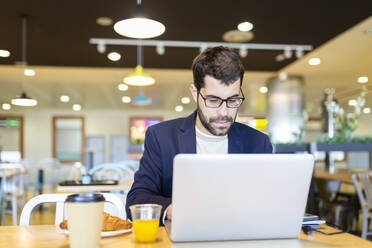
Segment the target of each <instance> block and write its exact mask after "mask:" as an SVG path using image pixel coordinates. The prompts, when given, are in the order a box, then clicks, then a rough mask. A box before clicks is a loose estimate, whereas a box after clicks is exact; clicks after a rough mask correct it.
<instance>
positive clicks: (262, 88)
mask: <svg viewBox="0 0 372 248" xmlns="http://www.w3.org/2000/svg"><path fill="white" fill-rule="evenodd" d="M267 91H268V89H267V87H266V86H262V87H260V93H262V94H265V93H267Z"/></svg>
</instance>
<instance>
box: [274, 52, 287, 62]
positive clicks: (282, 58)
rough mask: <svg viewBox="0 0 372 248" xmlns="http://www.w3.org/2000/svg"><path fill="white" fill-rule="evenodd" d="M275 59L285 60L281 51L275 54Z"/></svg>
mask: <svg viewBox="0 0 372 248" xmlns="http://www.w3.org/2000/svg"><path fill="white" fill-rule="evenodd" d="M275 60H276V61H278V62H281V61H283V60H285V57H284V54H282V53H281V54H278V55H276V56H275Z"/></svg>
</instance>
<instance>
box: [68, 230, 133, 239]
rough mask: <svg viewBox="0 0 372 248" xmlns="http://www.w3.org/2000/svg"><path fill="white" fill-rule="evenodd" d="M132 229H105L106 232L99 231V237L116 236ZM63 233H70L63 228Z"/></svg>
mask: <svg viewBox="0 0 372 248" xmlns="http://www.w3.org/2000/svg"><path fill="white" fill-rule="evenodd" d="M131 231H132V229H124V230H118V231H107V232H101V237H102V238H105V237H113V236H118V235H121V234H124V233H129V232H131ZM63 233H64V234H65V235H66V236H68V235H69V234H70V233H69V231H68V230H63Z"/></svg>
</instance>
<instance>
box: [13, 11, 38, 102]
mask: <svg viewBox="0 0 372 248" xmlns="http://www.w3.org/2000/svg"><path fill="white" fill-rule="evenodd" d="M26 34H27V17H26V16H25V15H22V64H23V66H25V65H27V62H26V61H27V60H26V45H27V44H26ZM23 73H24V75H26V76H34V75H35V71H34V70H31V69H25V70H24V71H23ZM25 83H26V79H25V77H23V81H22V93H21V96H16V97H15V98H13V99H12V101H11V103H12V104H13V105H18V106H25V107H29V106H30V107H31V106H35V105H37V100H35V99H32V98H30V97H28V96H27V94H26V91H25Z"/></svg>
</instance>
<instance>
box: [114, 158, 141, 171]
mask: <svg viewBox="0 0 372 248" xmlns="http://www.w3.org/2000/svg"><path fill="white" fill-rule="evenodd" d="M118 164H122V165H125V166H127V167H129V168H130V169H131V170H132V171H133V172H136V171H137V170H138V169H139V166H140V163H139V161H138V160H134V159H127V160H123V161H120V162H118Z"/></svg>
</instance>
